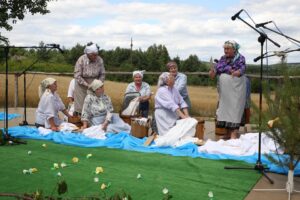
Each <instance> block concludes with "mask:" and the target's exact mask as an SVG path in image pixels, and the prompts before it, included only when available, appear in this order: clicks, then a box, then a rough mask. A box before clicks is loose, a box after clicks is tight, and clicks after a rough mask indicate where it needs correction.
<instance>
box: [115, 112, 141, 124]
mask: <svg viewBox="0 0 300 200" xmlns="http://www.w3.org/2000/svg"><path fill="white" fill-rule="evenodd" d="M120 117H121V119H123V121H124V122H125V123H127V124H129V125H130V126H131V119H132V118H137V117H139V116H138V115H121V114H120Z"/></svg>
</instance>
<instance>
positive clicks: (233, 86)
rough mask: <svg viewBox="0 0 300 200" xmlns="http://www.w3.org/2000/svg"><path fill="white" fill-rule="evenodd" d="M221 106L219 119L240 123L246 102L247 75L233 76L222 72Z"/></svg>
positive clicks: (220, 84) (219, 107) (220, 81)
mask: <svg viewBox="0 0 300 200" xmlns="http://www.w3.org/2000/svg"><path fill="white" fill-rule="evenodd" d="M219 87H220V88H219V94H220V99H219V106H218V109H217V120H218V121H225V122H232V123H240V122H241V119H242V115H243V112H244V108H245V103H246V79H245V76H242V77H233V76H231V75H228V74H221V75H220V77H219Z"/></svg>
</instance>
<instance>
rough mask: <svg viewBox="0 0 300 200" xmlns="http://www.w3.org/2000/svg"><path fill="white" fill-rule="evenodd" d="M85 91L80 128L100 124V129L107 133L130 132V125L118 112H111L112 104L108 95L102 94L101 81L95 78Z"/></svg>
mask: <svg viewBox="0 0 300 200" xmlns="http://www.w3.org/2000/svg"><path fill="white" fill-rule="evenodd" d="M87 92H88V94H87V96H86V97H85V99H84V104H83V109H82V115H81V121H82V123H83V127H82V129H85V128H88V127H89V126H95V125H101V126H102V129H103V130H104V131H105V132H109V133H118V132H122V131H124V132H127V133H129V132H130V130H131V127H130V126H129V125H128V124H126V123H125V122H124V121H123V120H122V119H121V118H120V117H119V115H118V114H116V113H112V112H113V105H112V103H111V99H110V97H108V96H107V95H105V94H104V86H103V82H102V81H100V80H97V79H95V80H94V81H93V82H92V83H91V84H90V85H89V87H88V91H87Z"/></svg>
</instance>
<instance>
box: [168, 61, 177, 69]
mask: <svg viewBox="0 0 300 200" xmlns="http://www.w3.org/2000/svg"><path fill="white" fill-rule="evenodd" d="M171 67H178V66H177V63H176V62H175V61H169V62H168V63H167V68H168V69H170V68H171Z"/></svg>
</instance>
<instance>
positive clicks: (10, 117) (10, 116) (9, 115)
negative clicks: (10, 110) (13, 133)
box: [0, 112, 21, 121]
mask: <svg viewBox="0 0 300 200" xmlns="http://www.w3.org/2000/svg"><path fill="white" fill-rule="evenodd" d="M17 117H21V115H20V114H8V116H7V119H8V120H11V119H14V118H17ZM4 119H5V113H4V112H0V121H4Z"/></svg>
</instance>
